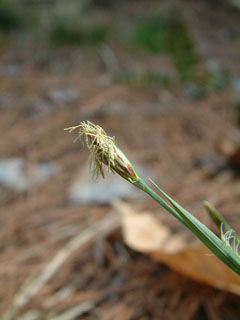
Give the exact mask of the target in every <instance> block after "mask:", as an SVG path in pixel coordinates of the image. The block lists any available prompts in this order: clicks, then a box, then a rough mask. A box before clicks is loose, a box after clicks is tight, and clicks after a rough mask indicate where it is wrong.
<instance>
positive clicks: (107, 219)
mask: <svg viewBox="0 0 240 320" xmlns="http://www.w3.org/2000/svg"><path fill="white" fill-rule="evenodd" d="M119 226H120V218H119V215H118V214H117V213H116V212H115V211H113V212H111V213H109V214H108V215H106V216H104V217H103V218H102V219H101V220H100V221H97V222H95V223H94V224H92V225H91V226H90V227H89V228H87V229H86V230H84V231H83V232H82V233H81V234H79V235H77V236H75V237H74V238H73V239H72V240H70V241H69V242H68V243H67V244H66V245H65V246H64V247H63V248H62V249H60V250H59V251H58V253H57V254H56V255H55V256H54V257H53V258H52V259H51V260H50V261H49V262H48V263H47V264H46V265H45V266H44V267H43V269H42V270H41V271H40V273H39V274H38V275H37V276H36V278H35V279H34V280H33V281H31V282H30V283H29V279H27V281H26V282H25V284H24V285H23V286H22V288H21V289H20V292H19V293H18V294H17V295H16V296H15V299H14V302H13V308H21V307H24V306H25V305H26V304H27V303H28V302H29V300H30V299H31V298H32V297H33V296H34V295H35V294H36V293H37V292H38V291H39V290H40V289H41V288H42V287H43V286H44V285H45V284H46V283H47V281H49V280H50V279H51V278H52V277H53V276H54V274H55V273H56V272H57V271H58V270H59V268H60V267H61V266H62V265H63V264H64V262H65V261H66V260H67V259H68V258H69V257H70V256H71V255H72V253H73V252H74V251H76V250H80V249H81V250H83V249H84V248H86V247H87V246H89V245H90V244H92V243H93V242H94V241H96V239H97V238H98V237H99V236H107V235H108V234H110V233H112V232H113V231H114V230H116V229H117V228H118V227H119ZM28 283H29V284H28ZM8 311H9V310H8ZM8 311H6V314H7V312H8Z"/></svg>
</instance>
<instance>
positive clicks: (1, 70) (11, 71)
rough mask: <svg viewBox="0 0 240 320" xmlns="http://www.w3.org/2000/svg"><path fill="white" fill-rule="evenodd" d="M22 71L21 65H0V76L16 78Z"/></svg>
mask: <svg viewBox="0 0 240 320" xmlns="http://www.w3.org/2000/svg"><path fill="white" fill-rule="evenodd" d="M22 71H23V66H22V65H21V64H0V74H1V75H6V76H16V75H18V74H19V73H21V72H22Z"/></svg>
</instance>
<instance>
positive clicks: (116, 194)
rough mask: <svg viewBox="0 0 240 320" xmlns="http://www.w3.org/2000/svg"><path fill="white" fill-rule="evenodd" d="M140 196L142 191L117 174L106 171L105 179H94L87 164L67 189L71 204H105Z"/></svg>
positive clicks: (136, 198) (135, 198)
mask: <svg viewBox="0 0 240 320" xmlns="http://www.w3.org/2000/svg"><path fill="white" fill-rule="evenodd" d="M144 170H145V169H144ZM138 171H139V169H138ZM140 171H143V168H140ZM145 171H146V170H145ZM142 198H143V194H142V192H141V191H140V190H138V189H137V188H135V187H134V186H132V185H131V184H130V183H128V182H127V181H126V180H124V179H123V178H121V177H120V176H119V175H118V174H113V173H108V172H107V173H106V174H105V179H103V178H101V177H99V178H98V179H95V178H92V177H91V174H90V173H89V170H88V167H87V166H86V167H84V169H83V170H82V171H81V172H80V174H79V175H78V176H77V177H76V178H75V179H74V181H73V183H72V185H71V186H70V189H69V201H70V202H71V203H73V204H76V203H84V204H93V203H94V204H100V205H107V204H110V203H111V202H112V201H113V200H117V199H122V200H140V199H142Z"/></svg>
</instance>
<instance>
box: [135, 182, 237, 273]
mask: <svg viewBox="0 0 240 320" xmlns="http://www.w3.org/2000/svg"><path fill="white" fill-rule="evenodd" d="M134 185H135V186H136V187H138V188H139V189H141V190H143V191H144V192H146V193H147V194H148V195H150V196H151V197H152V198H153V199H154V200H156V201H157V202H158V203H159V204H160V205H161V206H162V207H163V208H165V209H166V210H167V211H168V212H169V213H171V214H172V215H173V216H174V217H175V218H177V219H178V220H179V221H180V222H182V223H183V224H184V225H185V226H186V227H187V228H188V229H189V230H191V231H192V232H193V233H194V234H195V235H196V236H197V237H198V238H199V239H200V240H201V241H202V242H203V243H204V244H205V245H206V246H207V247H208V248H209V249H210V250H211V251H212V252H213V253H214V254H215V255H216V256H217V257H218V258H219V259H220V260H222V261H223V262H224V263H225V264H226V265H227V266H228V267H230V268H231V269H232V270H233V271H235V272H236V273H237V274H239V275H240V258H239V256H238V255H237V254H236V253H235V252H234V251H233V250H232V248H231V247H230V246H227V245H226V244H225V243H224V242H223V241H222V240H221V239H219V238H218V237H217V236H216V235H215V234H214V233H213V232H212V231H211V230H209V229H208V228H207V227H206V226H205V225H204V224H203V223H201V222H200V221H199V220H198V219H196V218H195V217H194V216H192V215H191V214H190V213H189V212H188V211H186V210H185V209H184V208H183V207H181V206H180V205H178V204H177V203H176V202H175V201H174V200H173V199H171V198H170V197H169V196H168V195H167V194H166V193H164V192H163V191H162V190H161V189H160V188H159V187H158V186H157V185H155V184H154V185H155V186H156V187H157V189H158V190H159V191H160V192H161V193H162V194H163V195H164V196H165V197H166V198H167V200H168V201H169V202H170V203H171V205H172V206H173V208H172V207H171V206H169V204H168V203H167V202H166V201H164V200H163V199H162V198H161V197H160V196H159V194H157V193H156V192H155V191H153V190H152V189H151V188H150V187H149V186H148V185H147V184H146V183H145V182H144V181H143V180H142V179H141V178H139V180H138V181H136V182H135V183H134Z"/></svg>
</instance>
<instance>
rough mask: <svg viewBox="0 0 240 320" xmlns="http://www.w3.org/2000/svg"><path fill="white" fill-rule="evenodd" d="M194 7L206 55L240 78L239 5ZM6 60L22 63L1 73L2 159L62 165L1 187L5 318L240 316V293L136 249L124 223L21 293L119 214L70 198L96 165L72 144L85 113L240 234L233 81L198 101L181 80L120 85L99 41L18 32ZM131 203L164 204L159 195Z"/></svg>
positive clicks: (178, 191)
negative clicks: (21, 186)
mask: <svg viewBox="0 0 240 320" xmlns="http://www.w3.org/2000/svg"><path fill="white" fill-rule="evenodd" d="M184 5H185V6H186V10H182V11H183V14H184V17H185V21H186V23H187V25H188V28H189V30H190V32H191V35H192V37H193V39H194V41H195V43H196V46H197V48H198V49H197V50H198V53H199V55H200V56H201V58H202V59H203V60H204V61H209V60H211V59H214V60H215V61H217V62H218V63H225V64H226V65H227V66H228V68H229V70H230V71H231V74H232V75H233V76H236V75H238V74H239V70H240V59H239V48H240V38H239V34H238V36H236V37H232V38H231V37H228V32H230V31H229V30H230V29H231V30H239V29H238V28H239V21H238V20H239V13H238V19H237V14H236V12H235V11H234V10H232V9H226V8H225V7H219V8H217V9H216V8H215V9H214V10H213V8H212V6H211V5H209V4H207V3H204V2H201V1H198V4H193V3H192V2H190V1H186V2H184ZM134 6H135V5H132V7H131V6H130V9H129V7H128V9H126V8H125V7H124V6H123V7H121V10H122V12H121V14H122V15H123V16H124V14H126V12H127V13H128V15H130V13H131V12H132V11H134V10H135V7H134ZM146 7H147V6H146ZM144 8H145V7H144V5H142V6H139V9H138V10H144ZM108 10H112V11H110V13H109V11H108V13H107V14H108V15H111V14H112V15H114V14H115V15H117V14H119V12H118V10H119V9H117V8H112V9H108ZM126 10H129V11H126ZM131 10H132V11H131ZM129 12H130V13H129ZM210 13H211V14H210ZM119 15H120V14H119ZM109 46H110V47H111V50H113V52H114V55H115V57H116V60H117V64H118V68H119V67H120V68H126V67H127V66H129V65H130V66H131V65H135V66H136V67H139V68H140V67H142V66H146V65H147V66H148V67H152V69H153V70H154V68H156V67H158V68H159V67H160V66H162V68H165V70H168V71H169V70H170V71H171V70H173V69H174V67H173V65H172V62H171V60H170V59H169V57H167V56H166V55H162V56H161V57H159V56H157V57H156V55H155V54H149V53H146V52H145V51H141V52H139V53H138V54H136V52H135V51H134V52H133V53H132V52H131V50H130V51H125V50H124V49H123V48H122V47H121V46H118V44H117V43H114V42H113V43H110V44H109ZM104 52H105V51H104ZM107 59H108V55H107ZM0 63H1V65H9V64H15V63H20V65H21V68H22V69H21V71H20V72H19V73H17V74H14V75H12V74H5V75H4V76H1V77H0V88H1V89H0V90H1V94H2V95H3V96H4V97H6V99H7V100H6V101H7V102H6V103H7V105H6V107H5V106H3V107H1V109H0V137H1V143H0V154H1V157H2V158H3V157H4V158H8V157H9V158H10V157H21V158H24V159H25V160H27V162H28V164H29V170H30V171H31V166H34V164H36V163H38V162H47V161H51V162H54V163H57V164H58V165H59V167H60V168H61V170H60V172H59V173H58V174H57V175H55V176H53V177H51V179H49V180H48V181H46V182H45V183H44V184H42V185H40V186H35V187H31V188H29V189H28V190H27V191H26V192H14V191H11V190H9V189H7V188H5V187H4V186H0V191H1V192H0V201H1V213H0V239H1V240H0V247H1V249H0V266H1V268H0V314H1V315H2V316H1V317H3V316H5V317H6V319H7V317H8V319H28V318H27V314H28V315H30V316H32V317H33V316H34V314H35V316H36V319H55V318H54V317H55V316H57V315H60V314H62V315H65V317H63V318H60V317H59V318H56V319H86V320H87V319H89V320H90V319H101V320H103V319H104V320H107V319H109V320H110V319H114V320H118V319H119V320H127V319H139V320H140V319H141V320H143V319H175V320H176V319H211V320H215V319H228V320H231V319H239V314H240V307H239V297H238V296H235V295H233V294H230V293H227V292H222V291H220V290H216V289H213V288H211V287H208V286H206V285H203V284H200V283H196V282H193V281H192V280H190V279H187V278H186V277H184V276H182V275H180V274H178V273H176V272H174V271H171V270H170V269H168V268H167V267H165V266H164V265H162V264H161V263H160V262H156V261H154V260H152V259H151V258H150V257H148V256H145V255H144V254H141V253H137V252H135V251H133V250H131V249H130V248H128V247H127V246H126V245H125V244H124V242H123V238H122V235H121V230H120V229H119V228H117V230H116V229H115V228H113V230H112V231H109V232H108V233H107V235H106V234H105V235H102V236H101V235H98V236H96V238H95V239H94V240H92V241H90V243H89V244H88V245H87V246H85V247H84V248H81V250H76V251H74V252H73V253H72V254H71V255H70V256H69V257H68V258H67V259H66V260H65V261H64V263H63V264H62V265H61V266H60V267H59V268H58V269H57V270H56V272H55V274H54V275H53V277H51V278H50V279H49V281H47V282H46V283H45V284H44V285H43V286H42V287H41V288H40V289H39V290H38V291H37V292H36V294H33V295H32V296H31V297H30V298H29V299H28V301H27V302H26V303H24V304H23V307H21V308H17V307H16V303H15V302H16V299H15V298H16V296H17V295H18V293H19V291H20V288H21V287H22V285H23V284H24V285H25V284H26V281H27V282H28V283H31V281H33V280H34V279H35V277H37V274H38V272H39V271H40V270H42V268H43V267H44V265H45V264H46V263H47V262H48V261H50V259H51V258H52V257H53V256H54V255H56V254H57V253H58V252H59V251H60V250H61V249H62V248H63V247H64V246H65V245H66V244H67V243H68V242H69V241H70V240H71V239H72V238H73V237H74V236H76V235H77V234H80V233H82V232H84V231H85V230H87V229H88V228H90V227H91V226H92V225H93V224H94V223H95V222H96V221H99V219H101V218H102V217H104V216H105V215H107V214H109V213H110V212H112V211H113V207H112V206H111V205H106V206H98V205H95V204H92V205H81V204H78V205H72V204H70V203H69V200H68V192H69V187H70V185H71V183H72V181H73V179H74V177H75V176H76V174H77V173H78V172H79V171H80V170H81V168H83V166H85V163H86V161H87V157H88V151H87V150H86V149H85V148H83V147H82V146H81V145H80V144H73V143H72V141H73V139H74V136H73V135H69V134H67V133H66V132H65V131H64V130H63V129H64V128H66V127H69V126H71V125H76V124H78V123H79V122H80V121H83V120H90V121H91V122H93V123H96V124H99V125H101V126H102V127H103V128H104V129H105V130H106V132H107V133H108V134H109V135H112V136H115V137H116V142H117V144H118V146H119V147H120V148H121V149H122V150H124V152H125V153H126V154H127V155H128V157H129V158H130V159H131V161H132V162H133V163H134V162H138V163H140V164H142V165H144V166H146V167H147V168H149V169H151V170H152V172H153V173H154V177H152V178H153V179H154V180H155V181H156V182H157V183H158V184H159V185H160V186H161V188H163V189H164V190H165V191H166V192H167V193H169V194H170V195H171V196H172V197H173V198H174V199H176V200H177V201H178V202H179V203H181V204H182V205H184V206H185V207H186V208H187V209H189V211H190V212H191V213H193V214H194V215H196V216H198V217H199V218H200V219H201V220H202V221H203V222H205V223H207V224H208V225H210V226H212V225H211V222H210V220H209V218H208V217H207V215H206V213H205V211H204V209H203V206H202V203H203V201H204V200H206V199H207V200H208V201H210V202H211V203H213V204H214V205H215V206H216V207H217V208H218V209H219V211H220V212H222V214H223V215H224V217H226V219H227V220H228V222H229V223H230V224H231V225H232V226H233V228H234V229H235V230H240V210H239V196H240V184H239V175H238V171H239V167H240V162H238V158H237V156H236V154H237V153H238V152H239V149H238V148H239V146H238V144H239V141H240V139H239V137H240V131H239V126H238V122H237V117H236V112H235V106H234V104H233V102H232V101H233V100H232V97H231V94H232V91H231V90H230V89H229V88H227V89H224V90H221V91H219V92H212V93H211V94H209V95H208V96H206V97H204V98H203V99H201V100H197V99H194V98H192V97H190V96H189V95H188V94H187V93H186V91H185V90H184V86H182V85H180V84H178V83H175V84H174V85H172V86H171V87H170V88H168V87H164V86H161V85H151V86H140V87H139V86H138V85H135V84H129V83H119V82H116V81H115V80H114V79H113V77H112V73H111V72H112V70H111V68H112V65H108V63H106V61H105V53H101V54H100V57H99V56H98V55H97V54H96V52H94V51H93V50H92V49H91V48H89V47H84V48H82V47H81V48H78V47H75V48H71V49H69V48H62V47H60V48H49V47H48V46H46V47H44V46H43V44H42V43H38V41H37V40H34V39H32V38H31V41H30V40H29V39H25V38H20V39H19V37H17V39H16V40H15V41H12V42H10V44H9V45H8V46H6V47H5V48H2V49H1V54H0ZM114 66H115V64H114ZM171 72H173V73H174V71H171ZM59 88H60V89H63V88H77V91H78V95H77V97H76V98H75V99H73V100H70V101H66V100H63V101H62V100H61V99H60V100H58V99H55V98H54V97H53V95H52V92H53V91H54V90H56V89H59ZM39 106H40V107H39ZM234 155H235V158H234ZM233 158H234V159H233ZM119 179H120V178H119ZM103 192H104V191H103ZM132 205H133V206H135V207H136V208H138V209H139V210H146V209H147V210H151V211H152V212H156V213H158V211H159V207H158V206H157V205H156V204H155V203H154V202H153V201H152V200H150V199H146V200H144V201H143V202H141V203H140V204H139V203H138V204H136V203H133V204H132ZM159 214H163V213H162V212H161V213H159ZM186 232H187V231H186ZM79 306H81V308H82V309H79V310H77V309H76V308H77V307H79ZM84 308H85V309H84ZM7 310H8V313H7ZM76 310H77V311H76ZM67 311H68V312H69V313H68V314H67ZM71 312H72V315H71ZM74 312H75V313H74ZM21 315H22V316H23V315H24V316H25V318H20V316H21ZM29 319H35V318H34V317H33V318H29Z"/></svg>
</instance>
